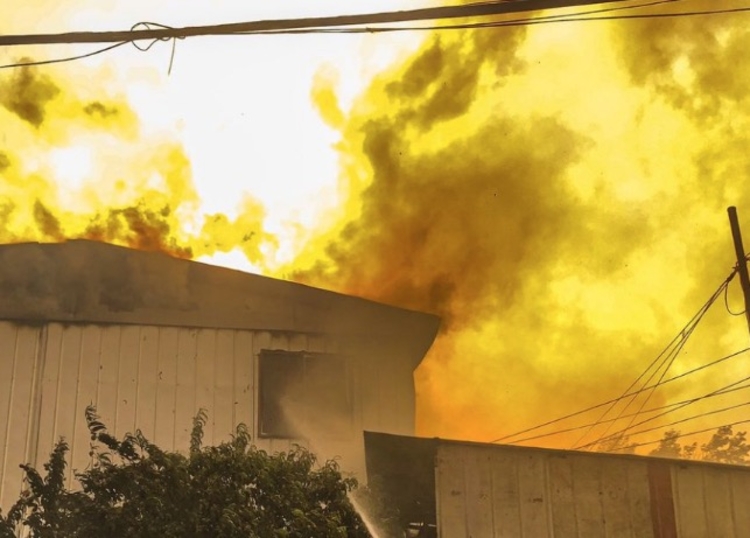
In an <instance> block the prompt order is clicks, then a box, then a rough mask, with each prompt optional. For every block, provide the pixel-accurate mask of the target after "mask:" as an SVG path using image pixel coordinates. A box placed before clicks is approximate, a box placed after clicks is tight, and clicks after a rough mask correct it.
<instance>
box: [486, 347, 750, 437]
mask: <svg viewBox="0 0 750 538" xmlns="http://www.w3.org/2000/svg"><path fill="white" fill-rule="evenodd" d="M748 351H750V347H747V348H745V349H741V350H739V351H735V352H734V353H730V354H729V355H725V356H723V357H721V358H719V359H716V360H714V361H711V362H709V363H706V364H703V365H701V366H698V367H697V368H693V369H692V370H688V371H687V372H683V373H681V374H679V375H676V376H674V377H670V378H669V379H665V380H664V381H663V382H662V384H661V386H664V385H666V384H668V383H672V382H674V381H677V380H679V379H682V378H683V377H687V376H689V375H692V374H695V373H697V372H700V371H701V370H705V369H706V368H710V367H711V366H716V365H718V364H721V363H723V362H725V361H728V360H730V359H733V358H734V357H737V356H739V355H741V354H743V353H747V352H748ZM654 386H655V385H650V386H648V387H643V388H641V389H638V390H636V391H633V392H630V393H628V394H625V395H623V396H619V397H617V398H612V399H611V400H607V401H606V402H602V403H599V404H596V405H592V406H590V407H587V408H585V409H581V410H580V411H575V412H573V413H569V414H567V415H563V416H561V417H558V418H555V419H552V420H549V421H547V422H544V423H542V424H538V425H536V426H532V427H530V428H526V429H524V430H520V431H517V432H515V433H511V434H508V435H505V436H503V437H498V438H497V439H494V440H492V441H489V442H490V443H499V442H501V441H506V442H508V443H514V442H516V441H511V440H510V439H511V438H512V437H518V436H519V435H523V434H525V433H530V432H533V431H535V430H540V429H542V428H545V427H547V426H552V425H553V424H557V423H558V422H562V421H563V420H567V419H569V418H573V417H576V416H579V415H583V414H585V413H588V412H590V411H594V410H596V409H599V408H601V407H604V406H606V405H609V404H611V403H612V402H616V401H618V400H620V399H622V398H624V397H628V396H633V395H636V394H640V393H642V392H644V391H646V390H649V389H650V388H652V387H654ZM582 427H584V428H585V427H588V425H586V426H582Z"/></svg>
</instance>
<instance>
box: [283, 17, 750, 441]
mask: <svg viewBox="0 0 750 538" xmlns="http://www.w3.org/2000/svg"><path fill="white" fill-rule="evenodd" d="M659 24H662V25H661V26H659ZM672 24H674V23H666V22H665V23H655V22H643V23H638V24H631V23H617V24H609V25H607V24H601V23H594V24H590V25H559V26H547V27H540V28H534V29H529V30H528V31H524V30H523V29H513V30H507V29H503V30H492V31H487V30H482V31H476V32H464V33H461V34H449V33H443V34H441V35H439V36H433V37H431V38H429V39H427V40H426V41H425V43H424V45H423V46H422V48H421V49H420V50H419V52H418V53H416V54H415V55H414V56H413V57H411V58H409V59H408V60H406V61H404V62H403V63H402V64H401V65H399V66H396V67H394V69H392V70H391V71H390V72H388V73H385V74H383V76H381V77H380V78H379V79H377V80H375V81H374V82H373V84H372V85H371V87H370V88H369V90H368V91H367V92H366V93H365V94H364V95H363V96H362V97H361V99H360V100H359V102H358V103H356V104H355V106H354V107H353V109H352V110H351V111H350V112H349V113H348V114H347V115H346V120H345V122H344V126H343V128H342V142H341V144H340V148H341V151H342V171H343V180H342V181H343V185H342V191H343V192H348V193H352V196H351V198H350V199H349V200H348V206H347V215H346V217H345V218H343V219H342V222H341V223H340V225H339V226H338V227H335V228H334V229H332V230H330V231H329V233H328V234H327V235H325V236H323V237H321V238H320V239H319V240H318V241H316V242H313V243H311V245H310V248H309V250H308V251H307V252H304V253H302V254H301V255H300V257H299V259H298V262H297V269H298V270H297V272H296V273H295V274H294V276H295V278H297V279H299V280H302V281H305V282H309V283H312V284H317V285H322V286H327V287H330V288H335V289H338V290H343V291H347V292H350V293H355V294H359V295H364V296H367V297H370V298H373V299H376V300H380V301H385V302H388V303H392V304H397V305H401V306H404V307H408V308H414V309H419V310H424V311H429V312H434V313H437V314H439V315H440V316H441V317H442V318H443V320H444V326H443V331H442V334H441V335H440V337H439V338H438V341H437V342H436V345H435V346H434V347H433V349H432V351H431V352H430V354H429V355H428V357H427V358H426V360H425V362H424V363H423V365H422V366H421V367H420V369H419V370H418V371H417V374H416V382H417V391H418V395H419V403H418V406H419V408H418V422H419V428H420V433H422V434H425V435H442V436H447V437H468V438H475V439H482V440H487V439H494V438H497V437H500V436H502V435H503V434H507V433H510V432H512V431H515V430H517V429H520V428H522V427H524V426H529V425H533V424H536V423H540V422H543V421H546V420H548V419H550V418H553V417H554V416H557V415H559V414H563V413H565V412H568V411H575V410H577V409H580V408H583V407H586V406H588V405H590V404H593V403H598V402H599V401H602V400H605V399H609V398H611V397H614V396H617V395H618V394H619V393H620V392H622V391H623V390H624V389H625V388H626V387H627V385H628V384H629V382H630V381H631V380H633V379H635V378H636V376H637V375H638V374H640V373H641V372H642V371H643V370H644V369H645V368H646V366H647V365H648V364H649V362H650V361H651V360H652V359H653V358H654V357H655V356H656V355H657V354H658V352H659V351H660V350H661V348H662V347H663V346H664V345H666V344H667V342H668V341H669V340H670V339H671V338H672V337H673V336H674V335H675V334H676V333H677V332H678V331H679V329H680V327H681V326H682V325H683V324H684V323H685V322H686V321H687V320H688V319H689V318H690V317H691V316H692V314H693V313H694V312H695V311H696V310H697V309H698V307H699V306H700V305H701V304H702V303H703V301H705V300H706V299H707V297H708V296H709V295H710V293H711V292H712V291H713V289H714V288H715V287H716V286H717V285H718V284H719V283H720V282H721V280H722V279H723V278H724V277H725V276H726V275H727V274H728V273H729V271H730V270H731V268H732V265H733V260H732V255H733V251H732V247H731V241H730V239H729V232H728V226H727V220H726V213H725V209H726V206H727V205H732V204H737V205H740V206H742V205H743V204H744V205H745V207H746V208H747V210H746V211H745V213H748V212H750V204H748V203H747V202H750V200H748V198H747V196H748V195H747V194H746V189H742V188H741V187H739V185H740V184H741V183H740V182H741V180H742V173H743V172H745V171H746V170H747V169H748V167H747V163H748V161H747V157H746V155H745V154H744V153H743V152H742V151H741V148H742V147H743V146H745V147H746V139H747V136H746V135H744V134H740V131H742V130H744V132H747V129H746V128H745V127H746V126H747V125H746V121H747V115H746V114H745V113H744V111H743V110H742V109H743V107H742V103H743V102H744V99H745V97H744V94H743V92H740V91H738V88H739V86H740V83H739V79H738V80H733V79H732V77H733V76H734V71H733V69H734V70H736V69H740V71H741V70H742V69H744V68H745V67H746V65H747V62H745V61H744V60H743V59H742V58H741V57H739V56H738V55H737V54H736V49H737V43H739V42H740V41H741V40H742V39H743V36H744V34H745V32H744V30H743V31H740V30H739V29H738V30H737V32H736V33H733V32H729V33H727V28H726V25H722V24H721V23H718V22H717V23H713V24H706V21H705V20H696V21H695V22H693V23H690V22H685V23H679V24H684V25H687V26H686V27H681V26H679V27H673V26H671V25H672ZM737 24H739V23H737ZM691 28H693V29H694V30H696V31H695V32H693V31H691V30H690V29H691ZM688 36H689V39H688ZM693 37H695V39H693ZM735 39H737V40H740V41H737V42H735ZM615 45H618V46H617V47H615ZM738 63H739V64H741V65H740V66H739V67H738ZM683 65H684V69H683V70H684V76H686V77H688V78H689V79H690V80H692V82H691V85H690V86H689V87H687V88H682V87H680V86H679V84H678V82H675V80H674V77H675V76H676V75H675V73H676V72H678V71H679V69H678V68H679V67H680V66H683ZM714 70H718V71H720V72H719V73H715V72H714ZM722 77H724V78H725V79H727V81H726V82H723V83H722V82H720V79H721V78H722ZM317 103H318V105H319V106H325V104H324V103H322V102H321V101H320V100H318V101H317ZM331 106H333V105H331ZM322 113H323V114H324V115H325V114H327V113H328V111H327V110H325V109H324V110H323V111H322ZM709 115H710V116H711V118H713V120H712V122H710V123H707V118H708V116H709ZM736 135H737V136H736ZM741 214H742V211H741ZM748 214H750V213H748ZM735 292H736V289H734V288H732V293H731V294H730V296H729V299H730V301H735V303H734V304H737V303H736V299H737V296H736V293H735ZM720 308H721V309H722V310H721V311H719V312H718V313H713V312H712V313H711V315H710V316H708V317H707V319H706V320H705V321H704V322H703V324H702V325H701V330H700V331H697V332H696V335H695V337H694V341H695V342H694V343H691V347H689V348H688V350H686V354H683V356H682V357H681V358H680V359H679V360H678V361H676V362H675V364H674V366H673V367H672V369H671V370H670V374H669V375H673V374H674V373H679V372H681V371H685V370H687V369H688V368H690V367H694V366H696V365H698V364H702V363H705V362H708V361H709V360H712V359H715V358H718V357H719V356H721V354H722V353H724V352H728V351H734V350H736V349H738V348H740V347H743V345H744V343H745V342H744V340H743V336H742V329H743V327H742V324H741V322H740V323H739V324H738V323H737V321H738V320H737V319H736V318H731V317H730V316H727V315H726V313H725V312H724V311H723V306H721V307H720ZM736 371H737V370H736V367H734V366H728V367H727V368H725V369H724V370H723V371H722V372H721V373H719V374H717V373H716V372H714V373H713V375H714V377H713V378H712V379H713V381H710V380H709V381H707V380H706V378H701V379H700V380H698V382H697V383H693V384H692V385H690V386H689V387H687V388H685V385H683V386H682V387H680V388H675V389H672V390H670V391H669V392H665V391H659V392H658V393H656V394H654V395H653V396H652V397H651V398H650V401H649V403H648V405H649V406H655V405H659V404H662V403H664V402H666V401H668V400H670V399H673V398H676V397H679V396H681V395H683V393H685V392H686V391H687V392H689V390H690V389H691V388H692V389H693V390H698V391H700V390H701V389H702V388H703V387H704V386H705V387H708V386H709V385H710V383H711V382H716V383H720V382H721V381H723V380H727V382H729V381H732V380H734V377H733V376H734V375H735V374H736ZM691 395H694V394H691ZM691 409H692V408H691ZM631 410H633V409H631ZM688 414H689V413H688ZM586 418H596V417H595V416H589V417H586ZM690 427H691V425H690V424H688V425H687V426H686V428H687V429H690ZM578 435H580V433H579V434H572V435H571V436H568V437H564V438H562V440H560V438H558V439H555V438H553V439H552V440H551V441H549V443H550V444H557V445H562V446H569V445H570V444H571V443H573V442H574V441H575V440H576V438H577V437H578ZM651 437H658V432H657V433H652V434H651ZM648 439H649V438H648V436H642V437H640V438H638V439H636V440H637V441H645V440H648ZM539 442H541V443H545V442H548V441H546V440H541V441H539Z"/></svg>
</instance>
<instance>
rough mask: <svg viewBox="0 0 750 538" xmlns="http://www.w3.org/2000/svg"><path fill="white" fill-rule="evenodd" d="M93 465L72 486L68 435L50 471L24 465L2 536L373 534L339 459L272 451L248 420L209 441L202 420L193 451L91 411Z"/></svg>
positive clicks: (0, 523) (291, 537) (355, 537)
mask: <svg viewBox="0 0 750 538" xmlns="http://www.w3.org/2000/svg"><path fill="white" fill-rule="evenodd" d="M86 422H87V424H88V428H89V431H90V433H91V453H90V455H91V458H92V460H91V461H92V463H91V465H90V466H89V467H88V468H87V469H86V470H85V471H83V472H80V473H76V474H75V477H76V479H77V481H78V483H79V484H80V488H78V489H77V490H75V491H74V490H68V489H66V488H65V485H64V484H65V467H66V462H65V455H66V453H67V451H68V445H67V444H66V442H65V441H64V440H60V441H59V442H58V443H57V445H56V446H55V448H54V450H53V451H52V453H51V455H50V459H49V461H48V462H47V463H45V464H44V469H45V471H46V476H44V477H42V476H41V475H40V473H39V472H37V471H36V470H35V469H34V468H32V467H31V466H29V465H22V466H21V467H22V468H23V470H24V472H25V476H26V483H27V486H28V487H27V488H26V490H25V491H24V492H23V493H22V494H21V497H20V498H19V500H18V501H17V502H16V503H15V504H14V505H13V506H12V507H11V509H10V510H9V512H8V514H7V516H3V515H2V514H0V538H5V537H11V536H14V531H15V530H17V529H18V528H22V529H23V530H24V531H26V532H28V534H27V535H28V536H29V537H30V538H63V537H64V538H89V537H90V538H94V537H96V538H99V537H101V536H108V537H113V538H119V537H139V538H157V537H158V538H181V537H191V538H192V537H195V538H214V537H216V536H222V537H226V538H235V537H236V538H240V537H242V538H256V537H257V538H303V537H304V538H309V537H311V536H321V537H323V536H324V537H330V538H337V537H341V538H365V537H369V536H370V535H369V533H368V531H367V529H366V527H365V525H364V523H363V522H362V520H361V518H360V517H359V515H358V514H357V512H356V510H355V509H354V507H353V506H352V504H351V502H350V499H349V495H350V493H351V492H352V491H353V490H354V489H355V488H356V487H357V483H356V480H354V479H353V478H346V477H343V476H342V474H341V472H340V470H339V467H338V465H337V463H336V462H335V461H327V462H325V463H323V464H322V465H318V463H317V461H316V458H315V456H314V455H313V454H312V453H310V452H309V451H308V450H306V449H304V448H302V447H294V448H292V449H291V450H289V451H288V452H281V453H277V454H273V455H269V454H268V453H266V452H265V451H263V450H259V449H258V448H257V447H255V446H254V445H253V444H252V443H251V439H250V435H249V433H248V431H247V429H246V428H245V426H244V425H240V426H238V427H237V428H236V431H235V433H234V435H233V436H232V438H231V440H230V441H227V442H224V443H221V444H219V445H218V446H211V447H205V446H203V443H202V439H203V427H204V425H205V423H206V413H205V411H203V410H201V411H200V412H199V413H198V415H197V416H196V417H195V418H194V420H193V429H192V433H191V438H190V450H189V452H188V453H187V455H183V454H180V453H176V452H166V451H163V450H161V449H160V448H159V447H157V446H156V445H154V444H153V443H151V442H150V441H148V439H146V437H145V436H144V435H143V434H142V432H141V431H136V432H135V433H134V434H127V435H125V436H124V438H123V439H117V438H115V437H114V436H112V435H111V434H109V433H108V432H107V428H106V427H105V425H104V424H103V423H102V422H101V421H100V420H99V417H98V416H97V415H96V411H95V409H94V408H93V407H89V408H88V409H87V410H86Z"/></svg>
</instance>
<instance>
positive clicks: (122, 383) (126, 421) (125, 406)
mask: <svg viewBox="0 0 750 538" xmlns="http://www.w3.org/2000/svg"><path fill="white" fill-rule="evenodd" d="M118 351H119V355H120V364H119V370H118V378H117V407H116V409H117V411H116V415H115V417H114V431H115V432H116V434H117V435H118V436H122V435H124V434H125V433H127V432H131V433H132V432H133V431H134V430H135V428H136V416H137V414H138V406H139V405H140V402H139V401H138V400H139V398H138V397H139V394H138V385H139V379H140V372H139V369H140V362H141V328H140V327H138V326H136V325H129V326H124V327H123V328H122V333H121V336H120V349H119V350H118Z"/></svg>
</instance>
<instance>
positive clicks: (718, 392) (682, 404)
mask: <svg viewBox="0 0 750 538" xmlns="http://www.w3.org/2000/svg"><path fill="white" fill-rule="evenodd" d="M749 380H750V376H748V377H745V378H743V379H740V380H738V381H735V382H734V383H731V384H730V385H727V386H726V387H725V388H733V387H735V386H736V385H739V384H740V383H744V382H746V381H749ZM726 392H731V391H726ZM726 392H725V391H723V390H722V389H717V390H716V391H713V392H709V393H708V394H705V395H703V396H699V397H697V398H693V399H691V400H684V401H683V402H680V404H679V405H677V404H675V405H676V408H675V409H670V410H667V411H664V412H663V413H659V414H658V415H655V416H652V417H649V418H647V419H644V420H642V421H641V422H638V423H636V424H632V425H629V426H628V428H627V429H630V428H635V427H638V426H642V425H643V424H647V423H649V422H651V421H653V420H656V419H658V418H661V417H663V416H666V415H668V414H669V413H674V412H675V411H679V410H680V409H683V408H685V407H687V406H688V405H691V404H694V403H696V402H699V401H702V400H705V399H706V398H710V397H713V396H720V395H723V394H726ZM742 405H745V404H742ZM734 407H737V406H733V407H730V408H725V409H723V410H727V409H733V408H734ZM720 411H721V410H719V411H716V412H720ZM713 413H714V411H711V412H706V413H702V414H699V415H693V416H692V417H689V418H687V419H684V420H681V421H678V422H686V421H688V420H693V419H695V418H701V417H702V416H705V415H707V414H709V415H710V414H713ZM638 414H640V413H635V415H636V416H637V415H638ZM673 424H676V423H671V424H666V425H660V426H656V427H654V428H651V429H649V430H641V431H640V432H634V433H632V435H636V434H638V433H644V432H645V431H653V430H658V429H659V428H664V427H667V426H671V425H673ZM624 434H625V431H624V430H621V431H618V432H615V433H613V434H611V435H610V436H608V437H603V438H600V439H598V440H597V441H594V442H592V443H589V444H586V445H584V446H581V447H578V448H579V449H580V448H590V447H593V446H595V445H597V444H598V443H601V442H605V441H611V440H614V439H617V438H619V437H621V436H622V435H624Z"/></svg>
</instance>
